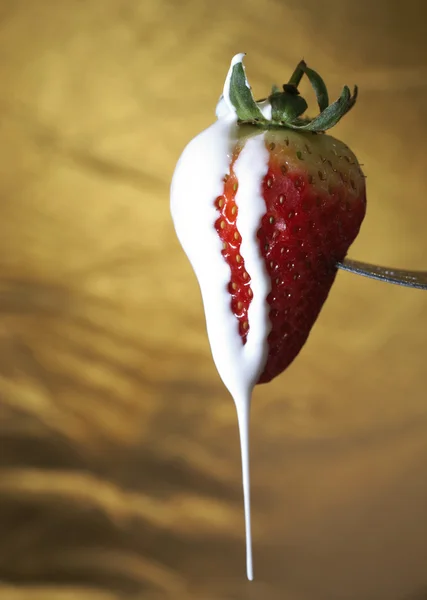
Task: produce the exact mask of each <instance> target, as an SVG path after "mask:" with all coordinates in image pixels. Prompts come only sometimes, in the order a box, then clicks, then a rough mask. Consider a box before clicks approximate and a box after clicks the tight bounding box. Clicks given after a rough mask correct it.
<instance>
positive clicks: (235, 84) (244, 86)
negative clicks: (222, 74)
mask: <svg viewBox="0 0 427 600" xmlns="http://www.w3.org/2000/svg"><path fill="white" fill-rule="evenodd" d="M230 101H231V104H232V105H233V107H234V109H235V111H236V114H237V118H238V119H239V121H244V122H246V123H248V122H249V123H266V122H267V119H265V117H264V115H263V114H262V112H261V111H260V109H259V108H258V106H257V103H256V102H255V100H254V97H253V95H252V91H251V88H250V85H249V83H248V81H247V79H246V75H245V70H244V68H243V65H242V63H241V62H238V63H236V64H235V65H234V66H233V69H232V72H231V78H230Z"/></svg>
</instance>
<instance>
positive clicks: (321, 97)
mask: <svg viewBox="0 0 427 600" xmlns="http://www.w3.org/2000/svg"><path fill="white" fill-rule="evenodd" d="M302 69H303V71H304V73H305V74H306V75H307V77H308V79H309V80H310V83H311V85H312V87H313V89H314V91H315V94H316V98H317V104H318V105H319V110H320V112H323V111H324V110H326V108H327V107H328V106H329V96H328V90H327V89H326V85H325V82H324V81H323V79H322V78H321V77H320V75H319V73H317V72H316V71H314V69H310V67H307V65H306V64H304V66H303V67H302Z"/></svg>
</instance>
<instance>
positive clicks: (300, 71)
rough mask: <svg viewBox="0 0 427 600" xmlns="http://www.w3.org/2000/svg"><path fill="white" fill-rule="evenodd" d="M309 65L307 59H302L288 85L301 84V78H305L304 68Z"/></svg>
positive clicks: (296, 85)
mask: <svg viewBox="0 0 427 600" xmlns="http://www.w3.org/2000/svg"><path fill="white" fill-rule="evenodd" d="M306 66H307V65H306V64H305V61H303V60H301V61H300V62H299V63H298V65H297V67H296V69H295V71H294V72H293V73H292V75H291V78H290V79H289V81H288V85H292V86H294V87H296V88H297V87H298V86H299V84H300V81H301V79H302V78H303V75H304V69H305V67H306Z"/></svg>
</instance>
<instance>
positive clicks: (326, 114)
mask: <svg viewBox="0 0 427 600" xmlns="http://www.w3.org/2000/svg"><path fill="white" fill-rule="evenodd" d="M357 94H358V88H357V86H355V87H354V92H353V95H351V93H350V90H349V88H348V87H347V86H344V89H343V91H342V93H341V96H340V97H339V98H338V100H335V102H333V103H332V104H330V105H329V106H328V107H326V108H325V110H324V111H322V112H321V113H320V114H319V115H318V116H317V117H315V118H314V119H312V120H311V121H309V122H308V123H306V124H305V125H299V124H296V123H286V126H287V127H289V128H290V129H298V130H300V131H317V132H321V131H326V130H327V129H331V128H332V127H334V125H336V124H337V123H338V121H339V120H340V119H341V118H342V117H343V116H344V115H345V114H347V113H348V111H349V110H350V109H351V108H352V107H353V106H354V104H355V102H356V99H357Z"/></svg>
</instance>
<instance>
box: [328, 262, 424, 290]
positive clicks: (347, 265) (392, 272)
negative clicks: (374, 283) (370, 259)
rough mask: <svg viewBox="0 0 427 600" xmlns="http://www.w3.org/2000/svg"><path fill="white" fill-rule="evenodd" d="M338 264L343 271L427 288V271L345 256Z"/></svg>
mask: <svg viewBox="0 0 427 600" xmlns="http://www.w3.org/2000/svg"><path fill="white" fill-rule="evenodd" d="M337 266H338V268H339V269H342V270H343V271H350V273H356V274H357V275H363V276H364V277H370V278H371V279H378V280H380V281H384V282H386V283H395V284H397V285H404V286H406V287H412V288H417V289H419V290H427V272H426V271H407V270H405V269H392V268H388V267H380V266H379V265H371V264H369V263H364V262H360V261H358V260H352V259H350V258H345V259H344V260H343V261H342V262H339V263H337Z"/></svg>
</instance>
